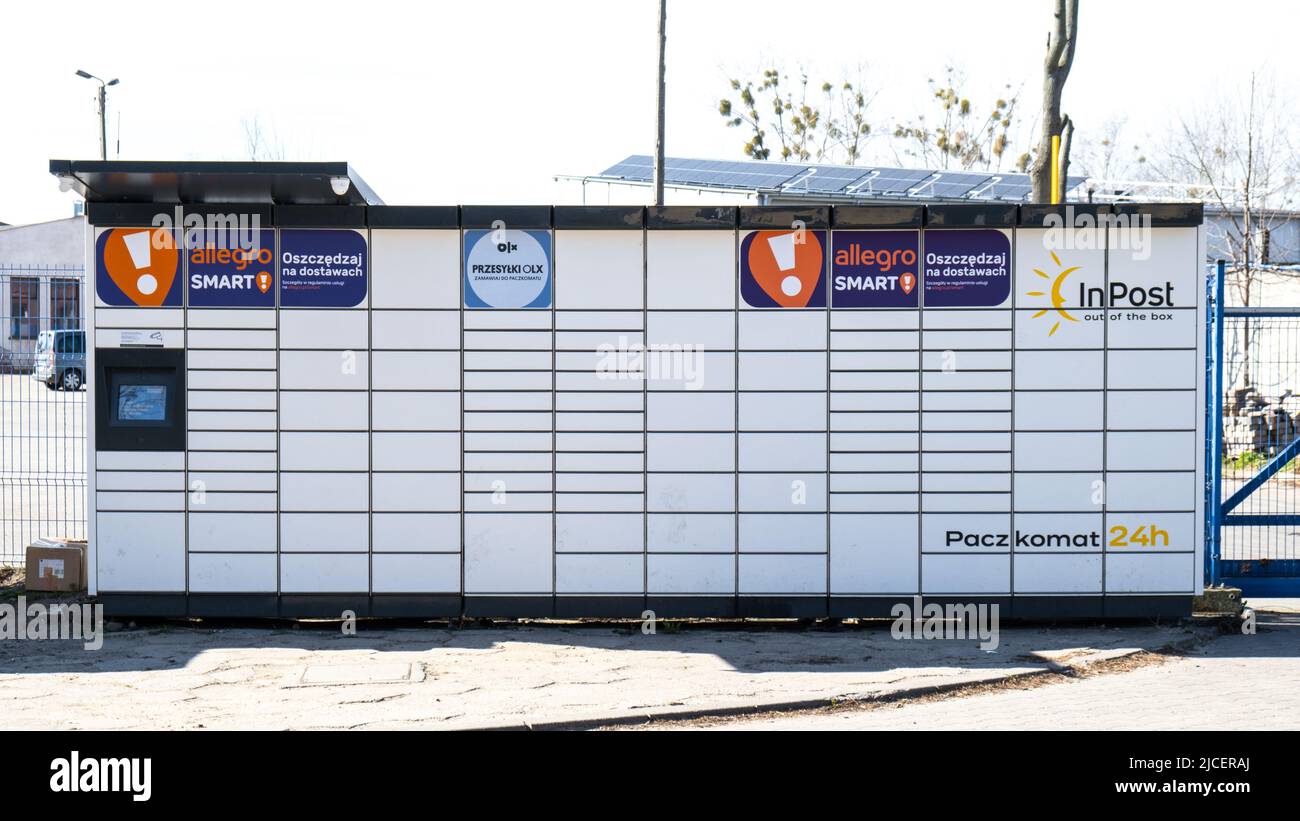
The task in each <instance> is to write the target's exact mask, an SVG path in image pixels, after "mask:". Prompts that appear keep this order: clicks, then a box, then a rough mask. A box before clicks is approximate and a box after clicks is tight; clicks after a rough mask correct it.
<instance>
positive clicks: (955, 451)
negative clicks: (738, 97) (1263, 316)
mask: <svg viewBox="0 0 1300 821" xmlns="http://www.w3.org/2000/svg"><path fill="white" fill-rule="evenodd" d="M75 165H77V164H71V165H69V168H70V169H71V168H72V167H73V166H75ZM89 165H96V166H97V165H98V164H94V163H92V164H89ZM107 165H113V164H112V163H109V164H107ZM239 165H240V167H241V168H242V169H243V171H242V172H241V173H245V174H247V176H246V177H241V182H240V183H239V185H242V186H245V187H244V188H242V189H239V190H236V189H238V188H239V186H238V185H235V184H234V183H232V182H231V180H230V179H218V178H217V177H214V176H211V175H209V174H206V173H203V172H202V171H201V170H198V169H197V168H189V167H181V166H177V167H175V168H170V167H167V166H166V164H160V165H159V168H158V169H155V170H156V171H167V172H168V173H175V174H179V175H181V177H182V178H184V180H183V181H184V182H185V184H183V185H181V186H180V190H182V191H185V192H189V193H186V194H185V196H198V194H196V193H195V192H202V194H201V195H202V198H203V199H204V201H205V204H203V205H201V206H200V205H186V204H184V203H182V204H181V207H180V210H179V211H177V210H176V209H175V203H164V202H158V203H155V202H150V201H135V202H131V201H129V198H130V197H132V196H137V197H138V194H136V193H127V192H116V193H115V194H114V198H115V199H116V200H119V201H116V202H113V203H106V202H98V201H96V199H95V197H96V196H98V195H97V194H91V195H90V204H89V209H88V216H89V224H90V227H89V229H88V234H87V249H88V251H87V253H88V263H89V264H88V270H89V271H94V272H95V277H94V282H95V288H96V290H95V300H94V307H93V309H91V310H89V311H88V319H89V341H90V345H89V346H88V347H89V348H90V354H89V359H90V362H89V364H88V371H89V374H88V376H89V378H88V383H89V387H90V396H91V401H89V402H88V406H89V409H90V410H89V422H90V424H89V429H90V433H89V439H90V445H91V448H90V450H91V452H92V453H93V456H92V463H91V465H90V468H91V469H90V472H89V476H88V481H89V484H90V493H89V494H88V498H89V500H90V505H91V510H90V517H89V520H90V525H89V531H90V548H89V553H88V569H89V573H88V575H89V583H90V590H91V592H92V593H93V594H95V595H98V596H100V597H101V598H102V599H103V600H104V602H105V604H106V606H107V608H108V610H109V612H110V613H115V614H137V615H148V614H156V615H197V616H217V615H237V616H277V617H280V616H284V617H294V616H339V615H341V614H342V613H343V612H344V611H348V610H350V611H352V612H355V613H357V614H359V615H377V616H384V615H407V616H424V617H433V616H459V615H462V614H468V615H472V616H488V617H491V616H497V617H545V616H560V617H582V616H605V617H612V616H618V617H632V618H640V617H642V615H643V614H644V613H645V612H646V611H652V612H654V613H655V614H656V615H659V616H675V617H684V616H724V617H725V616H742V617H745V616H754V617H810V618H815V617H824V616H837V617H851V616H877V615H886V614H888V612H889V610H890V608H891V607H892V605H893V604H894V603H896V602H898V601H904V600H910V599H911V597H913V596H916V595H921V596H926V597H932V598H936V599H940V600H957V601H976V602H990V603H998V604H1000V605H1002V606H1004V607H1008V608H1010V609H1009V613H1010V615H1012V616H1022V617H1042V616H1094V617H1095V616H1145V615H1160V614H1171V613H1181V612H1185V611H1186V610H1187V608H1188V607H1189V602H1190V599H1191V597H1192V596H1193V595H1194V594H1195V593H1197V592H1198V591H1199V590H1200V588H1201V584H1202V580H1201V579H1202V576H1201V565H1202V559H1203V539H1204V533H1203V514H1204V507H1203V504H1204V500H1203V498H1202V497H1203V488H1204V477H1203V470H1204V446H1205V445H1204V437H1205V431H1204V428H1203V424H1204V421H1203V409H1204V402H1205V392H1204V385H1203V374H1204V356H1205V351H1204V347H1203V346H1204V334H1203V329H1204V319H1205V313H1204V312H1205V305H1204V303H1203V298H1202V296H1203V289H1202V287H1201V267H1202V255H1203V252H1204V247H1203V235H1202V231H1201V229H1200V213H1199V210H1198V209H1195V208H1187V207H1182V206H1164V205H1161V206H1125V207H1124V208H1123V214H1122V215H1123V216H1125V217H1127V218H1129V220H1130V221H1129V222H1124V223H1121V222H1114V221H1109V222H1108V220H1109V219H1110V218H1111V217H1113V216H1115V215H1114V214H1112V213H1111V210H1112V209H1110V207H1108V206H1082V205H1077V206H1073V205H1072V206H1068V207H1048V206H1029V205H1016V204H1014V203H969V204H924V203H915V202H910V203H906V204H901V205H888V204H881V205H879V206H876V205H861V206H849V205H845V206H835V207H829V206H808V207H797V208H795V207H774V206H761V207H742V208H733V207H698V208H697V207H668V208H650V209H646V208H642V207H635V206H633V207H623V206H601V207H579V206H574V207H564V206H557V207H554V208H552V207H547V206H515V207H510V206H502V207H496V206H465V207H407V206H401V207H397V206H384V205H381V204H379V203H378V201H377V199H376V198H374V197H373V194H372V193H371V192H370V191H369V189H368V188H366V187H365V185H364V183H363V182H361V181H360V180H359V178H357V177H356V176H355V175H354V174H353V173H352V172H351V171H350V170H348V169H347V168H346V166H335V165H329V164H326V165H329V169H332V172H337V173H334V174H333V175H334V176H337V177H339V178H345V179H346V180H347V181H348V182H349V185H348V187H347V188H346V190H347V192H348V193H347V194H345V195H338V194H336V193H334V191H333V189H332V188H330V186H329V184H328V182H327V180H326V179H325V178H323V177H321V176H320V173H321V172H320V169H316V171H312V170H311V169H308V168H306V167H304V168H302V169H299V170H298V171H296V172H294V171H285V170H284V169H281V170H280V171H279V172H277V174H271V173H270V172H268V171H266V170H265V169H263V168H261V167H260V166H258V165H257V164H239ZM121 171H122V173H123V174H125V175H126V176H123V177H121V178H120V179H119V182H118V183H115V184H121V181H122V180H127V179H128V177H129V175H130V174H131V173H141V172H140V170H139V169H134V170H131V169H125V170H121ZM332 172H331V173H332ZM69 173H72V172H71V171H69ZM186 175H189V176H188V177H187V176H186ZM218 176H219V175H218ZM115 179H118V178H115ZM322 186H323V187H322ZM144 190H156V189H152V188H149V187H148V186H141V187H135V188H132V189H131V191H132V192H138V191H144ZM117 194H121V196H120V197H119V196H117ZM235 194H239V196H238V197H237V198H236V201H238V202H241V203H242V204H239V205H230V206H223V205H220V203H221V202H223V201H225V200H223V199H222V197H223V195H224V196H230V197H234V195H235ZM106 196H107V195H106ZM160 212H166V213H167V214H169V215H171V218H172V219H175V218H176V217H177V216H179V217H180V218H181V223H180V227H181V228H184V227H185V226H187V225H188V226H189V227H190V228H191V229H193V230H189V231H186V230H169V229H168V227H167V225H166V223H165V222H164V223H162V224H160V223H159V222H158V220H157V219H155V217H156V215H157V214H158V213H160ZM232 216H233V217H234V220H233V221H231V220H230V219H229V218H230V217H232ZM254 218H256V223H254V222H253V220H254ZM241 219H243V222H241V221H240V220H241ZM1134 220H1136V221H1134ZM1067 222H1068V225H1069V230H1062V228H1061V226H1062V225H1066V224H1067ZM1130 225H1137V226H1139V228H1140V230H1143V231H1145V232H1147V233H1146V234H1139V235H1133V236H1130V235H1129V234H1127V233H1125V232H1126V231H1129V226H1130ZM1139 294H1140V295H1142V296H1138V295H1139ZM1153 295H1160V298H1159V299H1158V300H1155V302H1154V304H1153V299H1154V297H1153Z"/></svg>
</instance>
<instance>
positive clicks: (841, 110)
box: [718, 66, 874, 165]
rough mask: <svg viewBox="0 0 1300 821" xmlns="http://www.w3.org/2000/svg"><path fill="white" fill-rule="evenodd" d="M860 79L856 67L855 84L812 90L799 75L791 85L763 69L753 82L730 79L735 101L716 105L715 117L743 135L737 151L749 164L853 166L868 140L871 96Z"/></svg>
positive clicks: (800, 73)
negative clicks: (776, 161)
mask: <svg viewBox="0 0 1300 821" xmlns="http://www.w3.org/2000/svg"><path fill="white" fill-rule="evenodd" d="M864 73H865V69H863V68H862V67H861V66H859V68H858V70H857V76H856V79H848V77H847V75H846V78H845V79H844V80H842V81H840V82H838V83H830V82H823V83H821V85H820V86H815V85H814V84H813V83H812V81H811V80H810V78H809V77H808V74H807V72H805V71H803V70H802V69H799V71H798V72H797V74H795V75H794V78H793V79H791V75H790V74H789V73H788V72H784V71H781V70H780V69H777V68H767V69H763V70H762V71H761V72H759V75H758V77H757V78H755V79H752V80H741V79H738V78H737V79H732V80H731V81H730V82H731V88H732V91H734V92H736V101H735V102H733V101H732V99H731V98H730V97H727V98H724V99H722V100H720V101H719V102H718V113H719V114H721V115H722V117H723V118H724V119H725V120H726V124H727V126H728V127H730V128H746V129H748V131H749V139H747V140H746V141H745V144H744V146H743V148H742V150H743V151H744V153H745V155H746V156H748V157H752V158H753V159H756V160H768V159H779V160H785V161H798V162H809V161H813V162H839V163H843V164H846V165H855V164H856V163H858V162H860V161H861V160H862V158H863V152H864V148H865V145H866V142H867V140H868V139H869V138H870V136H871V124H870V122H869V121H868V118H867V112H868V110H869V108H870V106H871V102H872V99H873V96H874V95H873V94H872V93H870V92H869V91H868V90H867V89H866V86H865V83H864V81H863V79H862V78H863V75H864ZM774 151H775V152H776V156H773V152H774Z"/></svg>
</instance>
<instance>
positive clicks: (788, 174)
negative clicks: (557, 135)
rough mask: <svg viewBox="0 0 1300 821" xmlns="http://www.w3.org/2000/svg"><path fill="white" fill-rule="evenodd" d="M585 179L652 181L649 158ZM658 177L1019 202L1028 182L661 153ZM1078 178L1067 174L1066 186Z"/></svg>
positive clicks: (826, 192)
mask: <svg viewBox="0 0 1300 821" xmlns="http://www.w3.org/2000/svg"><path fill="white" fill-rule="evenodd" d="M588 179H599V180H608V181H610V182H614V181H624V182H647V183H648V182H652V181H653V179H654V160H653V159H652V158H651V157H649V156H647V155H644V154H633V155H632V156H630V157H628V158H627V159H625V160H623V161H622V162H620V163H617V164H615V165H613V166H611V167H610V168H607V169H605V170H604V171H602V172H600V173H599V174H596V175H595V176H594V177H589V178H588ZM664 182H665V183H667V184H668V185H689V186H692V187H700V188H725V189H732V190H735V189H739V190H744V191H760V192H763V193H767V194H777V195H779V196H782V197H795V198H797V197H800V196H806V197H809V198H812V199H826V198H834V199H872V198H886V199H905V198H910V197H916V198H919V199H940V200H962V199H970V200H1010V201H1014V202H1019V201H1022V200H1024V199H1026V198H1027V197H1028V196H1029V192H1030V190H1031V188H1032V186H1031V184H1030V180H1029V175H1028V174H1007V173H990V172H985V171H945V170H926V169H919V168H881V167H871V166H849V165H812V164H804V163H782V162H762V161H758V160H749V161H734V160H696V159H689V158H683V157H666V158H664ZM1082 182H1083V178H1082V177H1070V178H1069V182H1068V185H1067V186H1066V190H1070V189H1073V188H1074V187H1075V186H1077V185H1079V184H1080V183H1082Z"/></svg>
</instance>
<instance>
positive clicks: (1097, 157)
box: [1072, 116, 1151, 181]
mask: <svg viewBox="0 0 1300 821" xmlns="http://www.w3.org/2000/svg"><path fill="white" fill-rule="evenodd" d="M1097 135H1098V136H1096V137H1093V138H1090V137H1089V136H1088V135H1086V134H1084V135H1080V137H1079V140H1078V145H1076V146H1075V151H1074V153H1075V155H1076V156H1075V157H1074V158H1072V159H1073V160H1074V162H1075V163H1077V164H1078V166H1079V170H1080V171H1081V172H1082V173H1083V175H1084V176H1086V177H1090V178H1092V179H1095V180H1102V181H1105V180H1122V181H1138V180H1143V179H1146V178H1147V177H1149V176H1150V175H1151V170H1150V164H1149V163H1148V162H1147V156H1146V152H1145V151H1144V150H1143V148H1142V146H1141V145H1140V144H1139V143H1137V142H1136V141H1134V140H1132V139H1130V138H1129V135H1128V120H1127V118H1126V117H1123V116H1119V117H1111V118H1110V119H1108V120H1106V121H1105V122H1103V123H1102V124H1101V128H1099V129H1098V130H1097Z"/></svg>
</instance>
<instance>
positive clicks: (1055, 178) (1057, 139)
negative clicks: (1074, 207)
mask: <svg viewBox="0 0 1300 821" xmlns="http://www.w3.org/2000/svg"><path fill="white" fill-rule="evenodd" d="M1060 202H1061V135H1060V134H1053V135H1052V205H1059V204H1060Z"/></svg>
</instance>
